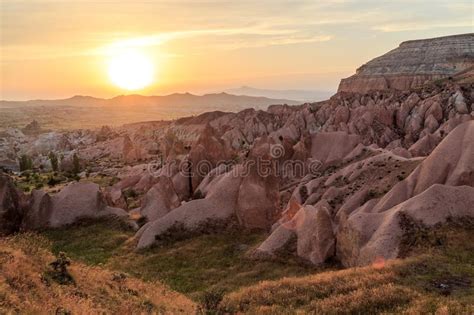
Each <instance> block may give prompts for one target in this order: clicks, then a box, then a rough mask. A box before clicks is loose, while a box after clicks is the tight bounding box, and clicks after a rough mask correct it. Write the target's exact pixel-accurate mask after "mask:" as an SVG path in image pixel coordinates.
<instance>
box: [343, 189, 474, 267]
mask: <svg viewBox="0 0 474 315" xmlns="http://www.w3.org/2000/svg"><path fill="white" fill-rule="evenodd" d="M473 202H474V188H473V187H469V186H456V187H454V186H447V185H439V184H435V185H433V186H430V187H429V188H428V189H427V190H425V191H424V192H422V193H420V194H418V195H416V196H415V197H413V198H410V199H408V200H406V201H404V202H402V203H400V204H398V205H396V206H394V207H392V208H390V209H388V210H385V211H382V212H377V211H367V209H366V208H365V207H363V208H361V209H360V210H358V211H356V212H355V213H353V214H352V215H351V216H350V218H349V220H348V222H346V223H344V224H343V225H342V228H341V230H340V232H339V233H338V236H337V240H338V241H337V254H338V257H339V258H340V259H341V261H342V263H343V265H344V266H346V267H351V266H360V265H368V264H371V263H374V262H375V261H376V260H380V259H381V258H382V259H394V258H397V257H398V255H399V249H400V244H401V240H402V237H403V235H404V233H405V232H406V233H410V232H411V233H413V232H415V233H416V231H404V229H403V223H404V221H403V220H407V219H408V220H411V221H414V222H416V223H417V224H421V225H422V226H427V227H432V226H433V225H435V224H437V223H443V222H446V220H447V219H448V218H462V217H467V216H469V217H473V216H474V207H473V206H472V205H473Z"/></svg>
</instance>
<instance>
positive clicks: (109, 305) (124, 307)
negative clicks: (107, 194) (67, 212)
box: [0, 233, 196, 314]
mask: <svg viewBox="0 0 474 315" xmlns="http://www.w3.org/2000/svg"><path fill="white" fill-rule="evenodd" d="M49 246H51V244H50V242H49V241H48V240H47V239H46V238H44V237H43V236H41V235H38V234H32V233H23V234H19V235H17V236H14V237H10V238H2V239H0V248H1V250H0V313H2V314H12V313H16V314H45V313H47V314H91V313H92V314H99V313H104V311H106V312H107V313H111V314H150V313H158V314H193V313H195V310H196V306H195V304H194V303H193V302H191V301H190V300H189V299H187V298H186V297H184V296H182V295H180V294H178V293H175V292H172V291H170V290H169V289H168V288H167V287H166V286H164V285H162V284H161V283H159V282H156V281H153V282H150V283H147V282H143V281H141V280H138V279H136V278H133V277H131V276H126V277H124V278H122V279H121V280H120V281H116V280H113V279H114V273H113V272H111V271H108V270H105V269H103V268H99V267H90V266H86V265H84V264H82V263H80V262H77V261H74V260H72V261H71V265H70V267H69V268H68V269H67V270H68V272H69V273H70V274H71V277H73V278H74V280H75V282H74V284H73V285H62V284H59V283H57V282H56V281H51V280H50V279H48V277H45V276H44V274H45V273H46V272H48V271H50V269H49V268H50V267H49V262H51V261H52V260H53V258H54V257H53V256H52V255H51V253H50V252H49V250H48V249H47V248H48V247H49ZM58 260H61V261H60V262H59V265H58V266H60V265H63V262H64V260H62V259H61V258H60V257H59V259H58ZM58 260H56V261H58ZM60 269H61V268H60ZM41 275H43V276H41Z"/></svg>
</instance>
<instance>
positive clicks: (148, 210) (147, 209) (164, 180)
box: [139, 176, 181, 222]
mask: <svg viewBox="0 0 474 315" xmlns="http://www.w3.org/2000/svg"><path fill="white" fill-rule="evenodd" d="M179 205H181V201H180V200H179V197H178V195H177V194H176V191H175V190H174V187H173V182H172V181H171V180H170V179H169V178H168V177H165V176H162V177H160V178H159V179H158V182H157V183H156V184H155V185H154V186H153V187H152V188H151V189H150V190H148V192H147V193H146V195H145V198H144V200H143V206H142V207H141V208H140V210H139V211H140V214H141V215H142V216H144V217H146V218H147V220H148V222H151V221H154V220H156V219H158V218H161V217H163V216H164V215H166V214H167V213H168V212H170V211H171V210H172V209H174V208H177V207H178V206H179Z"/></svg>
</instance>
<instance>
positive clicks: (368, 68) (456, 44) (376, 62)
mask: <svg viewBox="0 0 474 315" xmlns="http://www.w3.org/2000/svg"><path fill="white" fill-rule="evenodd" d="M473 47H474V34H463V35H454V36H445V37H438V38H431V39H422V40H410V41H406V42H403V43H401V44H400V46H399V47H397V48H395V49H394V50H392V51H390V52H388V53H386V54H384V55H382V56H380V57H378V58H375V59H373V60H371V61H369V62H368V63H366V64H364V65H363V66H361V67H360V68H359V69H357V72H356V74H355V75H353V76H351V77H349V78H346V79H343V80H342V81H341V83H340V85H339V89H338V91H339V92H358V93H366V92H368V91H373V90H387V89H396V90H408V89H411V88H416V87H420V86H422V85H424V84H425V83H427V82H430V81H433V80H436V79H442V78H447V77H450V76H455V75H456V74H457V73H462V72H464V71H466V70H468V69H471V68H472V67H474V48H473Z"/></svg>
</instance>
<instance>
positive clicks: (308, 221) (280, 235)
mask: <svg viewBox="0 0 474 315" xmlns="http://www.w3.org/2000/svg"><path fill="white" fill-rule="evenodd" d="M329 208H330V207H329V205H328V204H327V202H326V201H321V202H319V203H318V204H316V205H315V206H314V207H313V206H309V205H306V206H303V207H301V208H300V209H299V210H298V212H297V213H296V215H295V216H294V217H293V218H292V219H291V220H290V221H287V222H285V223H283V224H280V225H279V226H278V227H277V228H276V229H275V230H274V231H273V232H272V233H271V234H270V236H269V237H268V238H267V239H266V240H265V241H264V242H263V243H262V244H261V245H260V246H259V247H258V248H257V249H256V251H255V256H256V257H262V256H263V257H275V256H277V255H278V254H279V253H281V252H284V251H285V250H292V248H291V245H292V244H291V242H292V241H293V240H296V254H297V255H298V257H300V258H302V259H304V260H307V261H309V262H311V263H312V264H315V265H318V264H322V263H324V262H325V261H326V260H327V259H328V258H329V257H332V256H333V255H334V249H335V237H334V233H333V228H332V220H331V216H330V213H329V211H328V209H329Z"/></svg>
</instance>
